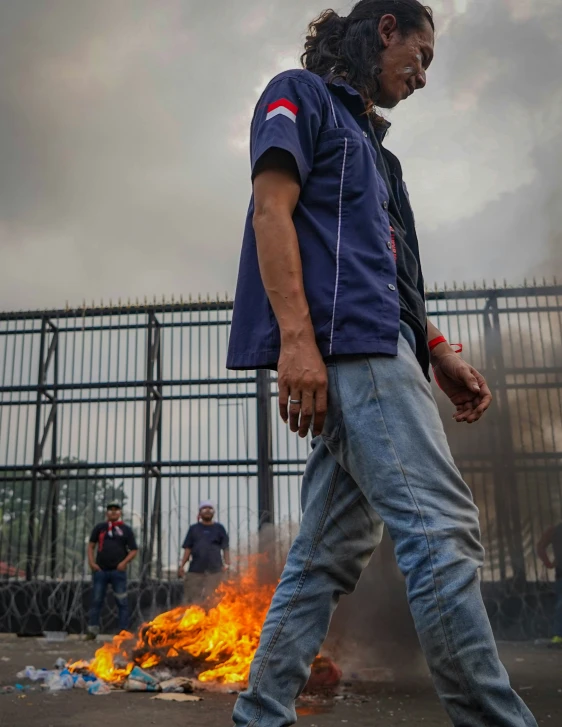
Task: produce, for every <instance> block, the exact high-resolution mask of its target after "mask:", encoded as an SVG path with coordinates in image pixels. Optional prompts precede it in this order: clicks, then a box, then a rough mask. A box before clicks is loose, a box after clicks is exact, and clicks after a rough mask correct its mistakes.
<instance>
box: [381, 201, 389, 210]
mask: <svg viewBox="0 0 562 727" xmlns="http://www.w3.org/2000/svg"><path fill="white" fill-rule="evenodd" d="M382 208H383V210H387V209H388V202H387V201H386V199H385V200H384V202H383V203H382Z"/></svg>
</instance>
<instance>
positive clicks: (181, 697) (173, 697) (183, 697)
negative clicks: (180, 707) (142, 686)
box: [151, 694, 203, 702]
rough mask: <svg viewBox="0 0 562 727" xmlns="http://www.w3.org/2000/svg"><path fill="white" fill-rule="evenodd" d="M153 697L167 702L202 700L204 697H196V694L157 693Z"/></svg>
mask: <svg viewBox="0 0 562 727" xmlns="http://www.w3.org/2000/svg"><path fill="white" fill-rule="evenodd" d="M151 699H163V700H165V701H166V702H201V701H202V700H203V697H196V696H195V695H194V694H157V695H156V696H155V697H151Z"/></svg>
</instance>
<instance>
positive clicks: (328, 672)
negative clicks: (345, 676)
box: [304, 656, 342, 693]
mask: <svg viewBox="0 0 562 727" xmlns="http://www.w3.org/2000/svg"><path fill="white" fill-rule="evenodd" d="M341 677H342V672H341V669H340V668H339V667H338V666H337V665H336V664H334V662H333V661H332V660H331V659H330V658H328V657H327V656H318V657H317V658H316V659H315V660H314V663H313V664H312V669H311V672H310V678H309V680H308V682H307V684H306V687H305V689H304V691H305V692H307V693H310V692H324V691H332V690H334V691H335V689H337V687H338V686H339V684H340V682H341Z"/></svg>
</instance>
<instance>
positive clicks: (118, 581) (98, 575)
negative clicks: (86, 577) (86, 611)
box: [88, 570, 129, 634]
mask: <svg viewBox="0 0 562 727" xmlns="http://www.w3.org/2000/svg"><path fill="white" fill-rule="evenodd" d="M92 582H93V592H92V606H91V608H90V619H89V621H90V622H89V624H88V631H90V632H91V633H93V634H97V633H98V632H99V627H100V616H101V611H102V608H103V604H104V602H105V595H106V593H107V586H108V585H111V588H112V589H113V595H114V596H115V603H116V604H117V612H118V615H119V621H118V623H119V631H128V630H129V597H128V594H127V574H126V573H125V572H124V571H119V570H101V571H95V572H94V574H93V577H92Z"/></svg>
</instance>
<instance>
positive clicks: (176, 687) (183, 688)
mask: <svg viewBox="0 0 562 727" xmlns="http://www.w3.org/2000/svg"><path fill="white" fill-rule="evenodd" d="M155 676H156V675H155ZM160 689H161V690H162V691H163V692H167V693H175V694H188V693H191V692H193V684H192V683H191V679H188V678H187V677H175V678H173V679H166V680H165V681H161V682H160Z"/></svg>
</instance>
